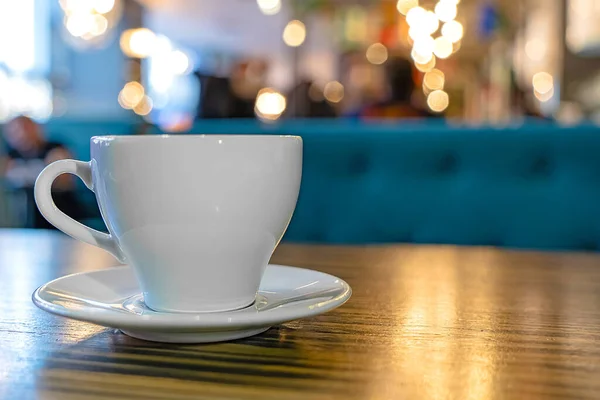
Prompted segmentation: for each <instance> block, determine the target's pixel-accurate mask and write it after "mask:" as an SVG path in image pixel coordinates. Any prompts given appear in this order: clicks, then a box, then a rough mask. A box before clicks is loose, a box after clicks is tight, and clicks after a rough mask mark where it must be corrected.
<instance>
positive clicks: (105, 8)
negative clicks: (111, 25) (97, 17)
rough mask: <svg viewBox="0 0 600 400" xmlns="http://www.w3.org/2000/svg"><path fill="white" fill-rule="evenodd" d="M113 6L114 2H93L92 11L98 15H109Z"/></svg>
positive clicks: (97, 0) (95, 0)
mask: <svg viewBox="0 0 600 400" xmlns="http://www.w3.org/2000/svg"><path fill="white" fill-rule="evenodd" d="M114 6H115V0H94V10H96V12H98V13H100V14H106V13H109V12H110V11H111V10H112V9H113V8H114Z"/></svg>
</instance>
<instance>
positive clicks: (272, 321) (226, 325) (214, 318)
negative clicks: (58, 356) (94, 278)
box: [32, 264, 352, 332]
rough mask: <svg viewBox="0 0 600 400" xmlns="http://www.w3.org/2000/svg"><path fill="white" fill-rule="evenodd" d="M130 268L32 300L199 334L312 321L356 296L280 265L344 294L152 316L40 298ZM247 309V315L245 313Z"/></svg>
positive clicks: (99, 317) (82, 317)
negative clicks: (266, 306) (303, 302)
mask: <svg viewBox="0 0 600 400" xmlns="http://www.w3.org/2000/svg"><path fill="white" fill-rule="evenodd" d="M130 268H131V267H130V266H128V265H121V266H117V267H111V268H104V269H99V270H93V271H83V272H78V273H74V274H69V275H65V276H62V277H59V278H56V279H53V280H51V281H49V282H47V283H45V284H43V285H41V286H40V287H38V288H37V289H36V290H35V291H34V292H33V294H32V301H33V303H34V304H35V306H36V307H38V308H40V309H41V310H43V311H46V312H49V313H51V314H54V315H58V316H61V317H65V318H70V319H74V320H77V321H82V322H88V323H92V324H96V325H101V326H105V327H110V328H118V329H125V330H132V329H133V330H140V329H143V330H146V331H156V332H192V331H194V332H198V331H230V330H232V331H233V330H239V329H240V328H258V327H265V326H270V325H276V324H280V323H284V322H289V321H293V320H297V319H301V318H309V317H313V316H317V315H320V314H323V313H325V312H328V311H331V310H333V309H335V308H337V307H339V306H341V305H343V304H344V303H346V302H347V301H348V300H349V299H350V297H351V296H352V288H351V287H350V285H349V284H348V283H347V282H346V281H344V280H343V279H341V278H339V277H337V276H334V275H331V274H328V273H326V272H321V271H317V270H314V269H310V268H300V267H294V266H289V265H280V264H268V265H267V268H275V269H277V270H285V269H297V270H304V271H309V272H311V273H314V274H318V275H321V276H325V277H328V278H329V279H331V280H332V281H335V280H337V281H339V283H338V285H339V287H340V289H341V293H340V294H339V295H337V296H335V297H334V298H331V299H328V300H325V301H322V302H317V300H318V298H315V299H314V303H315V304H313V307H306V306H301V307H298V306H296V307H294V306H293V305H292V306H291V307H277V308H274V309H270V310H266V311H257V310H255V309H250V308H245V309H239V310H234V311H224V312H215V313H173V314H168V313H160V312H157V313H156V314H155V315H152V316H148V315H137V314H130V313H120V312H118V311H117V310H111V309H108V308H93V307H90V308H85V309H83V310H72V309H68V308H65V307H63V306H59V305H56V304H55V303H52V302H50V301H48V300H45V299H43V298H42V297H41V296H40V293H42V292H43V291H44V290H45V289H46V288H47V287H48V286H51V285H52V284H55V283H57V282H58V281H62V280H66V279H73V278H74V277H76V276H78V275H87V274H90V273H119V271H124V270H126V269H130ZM314 305H316V307H314ZM245 310H246V311H247V312H244V311H245ZM232 312H235V313H236V314H231V313H232Z"/></svg>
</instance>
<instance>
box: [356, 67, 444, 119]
mask: <svg viewBox="0 0 600 400" xmlns="http://www.w3.org/2000/svg"><path fill="white" fill-rule="evenodd" d="M385 68H386V86H387V93H388V95H387V98H386V99H385V100H383V101H379V102H375V103H372V104H369V105H367V106H365V107H363V108H362V109H361V110H360V111H359V112H358V114H359V117H361V118H376V119H379V118H427V117H433V114H431V113H429V112H428V111H426V110H424V109H422V108H419V107H417V106H416V105H415V104H414V103H413V100H412V97H413V92H414V90H415V82H414V79H413V67H412V63H411V62H410V61H409V60H407V59H405V58H400V57H396V58H391V59H390V60H388V62H386V64H385Z"/></svg>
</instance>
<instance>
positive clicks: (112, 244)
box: [34, 160, 125, 263]
mask: <svg viewBox="0 0 600 400" xmlns="http://www.w3.org/2000/svg"><path fill="white" fill-rule="evenodd" d="M62 174H72V175H75V176H77V177H78V178H79V179H81V180H82V181H83V183H85V186H87V188H88V189H90V190H91V191H92V192H93V191H94V188H93V183H92V167H91V163H89V162H83V161H75V160H59V161H55V162H53V163H52V164H50V165H48V166H47V167H46V168H44V170H43V171H42V172H41V173H40V175H39V176H38V177H37V180H36V181H35V189H34V196H35V203H36V204H37V207H38V209H39V210H40V213H41V214H42V215H43V216H44V218H46V219H47V220H48V222H50V223H51V224H52V225H54V226H55V227H57V228H58V229H60V230H61V231H63V232H64V233H66V234H67V235H69V236H71V237H72V238H74V239H77V240H81V241H82V242H85V243H89V244H91V245H94V246H98V247H100V248H101V249H103V250H106V251H108V252H109V253H110V254H112V255H113V256H114V257H115V258H116V259H117V260H118V261H119V262H121V263H125V256H124V254H123V252H122V251H121V249H120V248H119V245H118V244H117V242H116V240H115V238H114V237H113V236H112V235H110V234H106V233H103V232H100V231H97V230H95V229H92V228H90V227H88V226H85V225H83V224H81V223H79V222H77V221H75V220H74V219H73V218H71V217H69V216H67V215H66V214H65V213H63V212H62V211H60V210H59V209H58V207H56V204H54V200H52V194H51V191H50V189H51V187H52V182H54V180H55V179H56V178H57V177H58V176H59V175H62Z"/></svg>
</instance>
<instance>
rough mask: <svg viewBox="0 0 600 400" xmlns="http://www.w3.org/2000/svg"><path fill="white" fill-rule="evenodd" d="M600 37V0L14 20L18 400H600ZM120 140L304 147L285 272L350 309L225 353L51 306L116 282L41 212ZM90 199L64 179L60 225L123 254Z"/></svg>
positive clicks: (0, 309) (387, 2) (6, 36)
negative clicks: (68, 224) (217, 138)
mask: <svg viewBox="0 0 600 400" xmlns="http://www.w3.org/2000/svg"><path fill="white" fill-rule="evenodd" d="M599 18H600V1H598V0H522V1H514V0H220V1H212V0H19V1H0V34H1V37H2V39H0V133H1V138H0V142H1V145H0V165H1V166H2V168H1V170H0V171H1V172H2V174H1V177H0V182H1V185H0V188H1V190H0V228H1V229H0V253H1V254H0V259H1V260H2V261H1V263H0V289H1V290H0V291H1V292H2V293H3V295H4V296H5V300H3V301H2V303H3V304H2V305H0V339H2V340H1V341H2V342H4V345H3V346H1V347H5V346H6V347H5V350H2V351H0V398H6V399H26V398H61V399H63V398H65V399H66V398H74V399H76V398H90V399H92V398H93V399H96V398H98V399H100V398H144V399H159V398H169V399H184V398H185V399H187V398H190V399H191V398H209V399H243V398H260V399H269V398H278V399H294V398H301V399H309V398H323V399H333V398H345V399H351V398H352V399H354V398H356V399H400V398H411V399H454V398H455V399H487V398H490V399H492V398H528V399H545V398H577V399H588V398H589V399H594V398H599V397H600V383H599V382H600V379H598V378H600V372H599V371H600V369H599V366H600V353H599V352H598V349H597V343H598V340H600V311H598V310H599V309H598V307H599V305H600V256H598V253H597V252H598V251H600V157H599V154H600V24H597V21H598V19H599ZM102 135H115V136H117V137H118V136H122V135H127V136H136V137H147V136H163V137H165V138H166V137H168V136H171V135H176V136H186V135H207V136H209V135H225V136H227V135H241V136H244V135H250V136H252V135H269V136H280V137H284V136H287V135H293V136H299V137H301V138H302V142H303V156H302V180H301V186H300V190H299V195H298V200H297V204H296V207H295V211H294V213H293V216H292V217H291V221H290V222H289V226H287V230H286V231H285V234H284V235H283V238H282V239H281V244H280V245H279V247H278V248H277V250H276V251H275V253H274V255H273V257H272V259H271V262H272V263H276V264H285V265H293V266H295V267H302V268H310V269H314V270H317V271H321V272H326V273H328V274H332V275H335V276H338V277H339V278H340V279H341V280H342V281H341V282H344V281H347V282H348V284H349V285H350V286H351V287H352V291H353V293H354V294H353V296H352V298H350V300H349V301H348V303H347V304H346V305H343V306H342V307H340V308H339V309H336V310H335V311H331V313H328V314H324V315H322V316H314V317H311V318H308V319H306V320H304V321H306V322H298V321H296V320H294V321H291V322H288V321H284V322H283V323H281V324H274V325H273V327H272V328H271V329H269V330H267V331H266V332H264V333H261V334H258V335H257V336H252V337H250V338H245V339H240V340H234V341H228V342H225V343H220V344H205V345H193V344H189V343H188V344H185V345H181V344H179V345H177V344H164V343H157V342H161V341H162V340H153V339H150V340H152V341H145V340H140V338H141V339H144V338H143V337H142V336H140V335H138V336H136V335H129V336H134V338H131V337H129V336H128V335H124V334H122V333H120V332H119V329H121V327H120V326H118V325H110V324H108V323H96V324H90V323H89V322H92V323H93V322H95V320H93V319H91V317H90V319H86V318H87V317H86V318H83V317H75V319H78V320H79V321H72V320H67V319H64V318H61V317H59V316H53V315H50V314H46V313H44V311H43V310H39V309H37V308H35V306H34V304H32V303H31V293H32V292H33V291H34V290H35V289H36V287H38V286H40V285H44V284H45V283H46V282H48V281H51V280H53V279H57V278H59V277H61V276H63V275H67V274H71V273H76V272H77V273H84V272H87V271H95V270H101V269H102V268H107V267H112V266H114V265H117V264H118V262H117V261H116V260H114V259H112V258H111V257H110V255H107V254H105V253H104V252H102V251H100V250H98V251H96V249H94V248H92V247H91V246H89V245H87V244H82V243H78V242H76V241H75V240H73V239H71V238H69V237H68V236H67V235H65V234H64V233H62V232H61V231H60V230H59V229H57V228H56V227H55V226H53V224H51V223H50V222H48V221H47V220H46V218H45V217H44V216H43V215H42V213H40V211H39V210H38V206H36V196H37V194H36V193H35V191H36V189H35V182H36V179H37V177H38V175H39V174H40V173H41V171H42V170H43V169H44V168H45V167H46V166H48V165H49V164H51V163H52V162H55V161H58V160H63V159H75V160H82V161H85V162H87V161H89V160H90V157H91V154H90V140H91V138H93V137H95V136H102ZM166 135H168V136H166ZM185 154H188V153H187V152H186V153H185ZM182 157H183V155H182ZM134 168H144V166H143V165H136V166H135V167H134ZM202 176H204V175H202ZM196 184H197V185H199V186H200V187H201V186H202V185H203V183H202V181H201V180H199V182H196ZM86 186H87V187H86ZM92 186H93V185H92ZM90 188H91V189H92V190H90ZM94 189H95V188H94V187H91V185H90V184H89V182H83V181H81V180H79V179H77V178H74V177H72V176H69V175H62V176H60V177H59V178H58V179H57V180H56V181H55V182H54V184H53V189H52V197H53V201H54V203H55V206H54V207H57V208H58V209H60V210H61V211H62V212H64V213H65V214H67V215H68V216H69V217H71V218H73V219H75V220H76V221H78V222H79V223H81V224H83V225H85V226H88V227H91V228H93V229H95V230H98V231H100V232H108V234H111V233H112V232H110V231H111V229H108V228H107V225H108V226H110V225H111V224H113V222H112V220H110V221H109V222H105V221H107V215H106V213H107V212H108V211H106V210H104V209H103V210H102V212H101V211H100V208H99V207H98V203H97V197H98V194H97V193H95V190H94ZM173 196H174V197H173V200H172V201H173V207H175V208H176V207H177V204H178V200H177V194H176V193H174V194H173ZM240 201H242V199H240ZM38 205H39V204H38ZM103 216H104V218H103ZM111 218H112V217H111ZM109 219H110V218H109ZM71 236H72V235H71ZM88 243H89V241H88ZM232 251H234V250H232ZM335 276H334V277H335ZM81 284H82V285H85V284H87V283H86V282H82V283H81ZM309 284H312V283H309ZM59 286H60V285H59ZM59 286H57V287H59ZM43 287H44V286H42V288H43ZM57 290H58V289H57ZM98 290H100V289H98ZM348 290H349V289H348ZM38 292H39V289H38ZM38 292H36V293H38ZM69 293H71V292H69ZM349 294H350V292H348V293H347V296H348V297H349ZM259 295H260V292H259ZM65 296H66V295H65ZM70 296H71V300H70V301H72V302H73V304H72V307H73V310H75V309H76V308H77V307H80V308H81V307H88V306H90V304H92V300H90V301H89V303H86V302H82V300H81V301H80V300H78V301H79V303H77V302H75V300H73V299H74V298H75V297H74V296H75V294H73V293H71V294H70ZM348 297H345V298H344V300H343V301H346V300H347V299H348ZM65 301H67V302H68V301H69V300H68V299H67V300H65ZM39 302H40V300H38V301H37V302H36V298H35V295H34V303H36V305H38V307H40V305H39V304H38V303H39ZM257 302H258V300H257ZM82 304H83V305H82ZM86 304H87V305H86ZM319 304H325V303H319ZM62 306H64V304H62V305H61V304H60V302H59V301H58V300H56V304H54V305H53V307H54V308H52V307H50V306H48V307H47V308H46V309H45V311H50V312H51V313H54V314H59V315H63V316H65V314H66V312H63V313H62V314H61V312H60V311H57V309H58V308H59V307H62ZM310 307H313V306H309V308H310ZM314 307H317V308H318V307H319V305H316V306H314ZM40 308H42V309H44V307H40ZM74 312H75V311H74ZM132 312H133V311H132ZM98 315H99V314H98ZM140 315H143V313H141V314H140ZM67 316H68V315H67ZM198 318H200V319H202V318H203V317H202V316H200V317H198ZM82 320H83V321H87V322H80V321H82ZM301 321H302V320H301ZM100 325H103V326H104V327H103V326H100ZM106 327H108V328H106ZM111 328H116V330H115V329H111ZM121 330H123V329H121ZM263 331H264V329H263ZM135 337H137V339H136V338H135ZM594 343H596V344H594ZM135 396H139V397H135Z"/></svg>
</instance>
